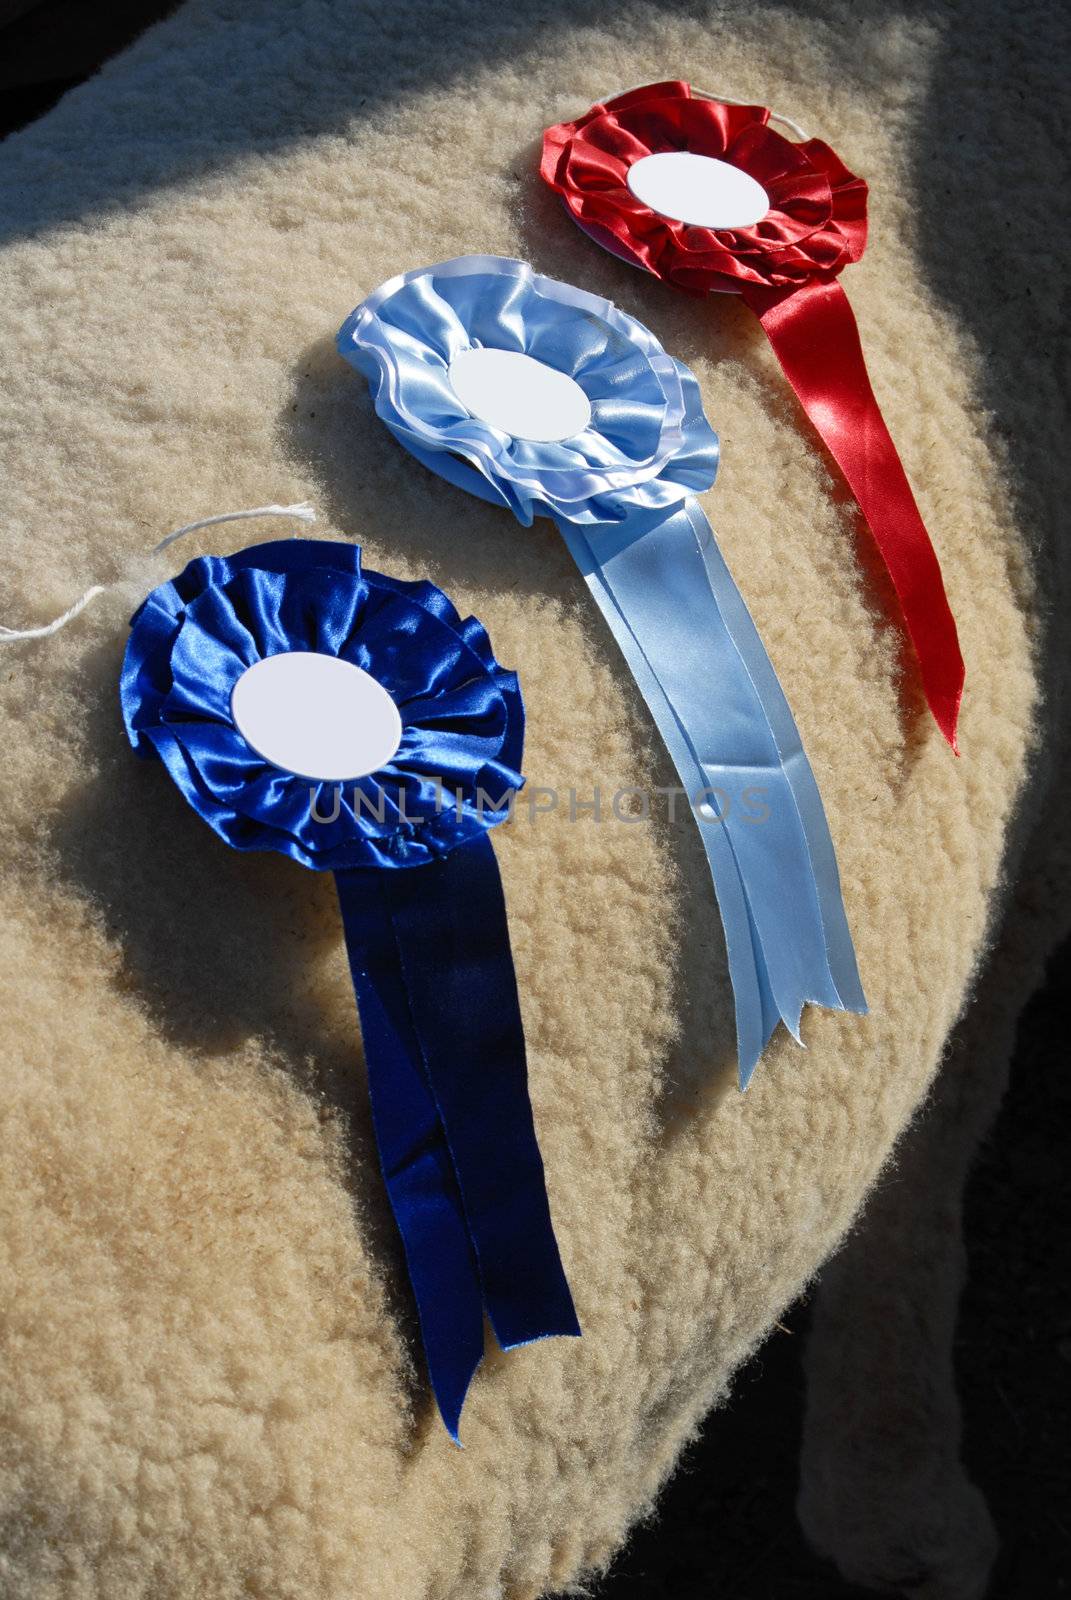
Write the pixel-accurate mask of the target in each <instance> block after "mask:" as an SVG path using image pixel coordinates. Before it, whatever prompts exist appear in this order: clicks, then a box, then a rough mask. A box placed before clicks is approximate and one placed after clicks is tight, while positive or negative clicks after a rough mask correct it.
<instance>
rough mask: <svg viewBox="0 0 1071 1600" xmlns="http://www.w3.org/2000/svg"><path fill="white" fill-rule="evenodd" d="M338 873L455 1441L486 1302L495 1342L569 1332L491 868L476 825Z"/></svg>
mask: <svg viewBox="0 0 1071 1600" xmlns="http://www.w3.org/2000/svg"><path fill="white" fill-rule="evenodd" d="M335 878H336V882H337V884H338V893H339V900H340V904H341V907H342V919H343V926H344V928H345V933H346V944H347V949H348V952H349V958H350V970H351V972H352V974H353V984H354V989H355V991H356V994H357V1005H358V1009H359V1012H360V1017H361V1029H362V1033H363V1035H364V1042H365V1054H366V1057H367V1062H368V1082H369V1092H370V1094H371V1098H372V1115H373V1121H374V1125H375V1130H376V1139H377V1142H378V1145H379V1153H380V1160H381V1162H382V1166H383V1173H384V1178H385V1180H386V1184H387V1190H388V1194H389V1196H390V1201H391V1205H392V1207H393V1210H394V1215H395V1217H396V1219H397V1222H398V1227H399V1230H400V1232H401V1235H402V1239H403V1242H404V1245H405V1251H406V1257H407V1260H408V1264H409V1274H410V1279H411V1281H412V1284H413V1291H414V1294H415V1296H416V1301H417V1309H418V1312H419V1316H420V1326H421V1333H422V1336H423V1340H424V1348H425V1353H426V1355H427V1360H428V1369H429V1373H430V1376H431V1382H432V1387H433V1389H434V1391H435V1397H436V1400H437V1402H438V1405H439V1410H440V1412H441V1413H442V1417H443V1421H444V1422H445V1423H446V1426H447V1428H448V1429H449V1431H450V1433H451V1435H452V1436H453V1437H454V1438H455V1439H456V1438H457V1428H458V1421H459V1418H460V1414H461V1407H462V1404H463V1402H464V1398H465V1392H466V1390H467V1388H468V1384H469V1381H470V1379H471V1377H472V1374H473V1373H474V1372H475V1370H476V1367H477V1366H478V1365H479V1361H480V1358H481V1356H482V1353H483V1320H482V1311H483V1309H484V1308H486V1310H487V1314H488V1317H489V1318H490V1321H491V1326H492V1327H493V1329H494V1331H495V1336H496V1338H497V1339H498V1342H499V1344H500V1345H501V1346H502V1347H503V1349H509V1348H510V1347H512V1346H514V1345H518V1344H527V1343H530V1342H531V1341H532V1340H534V1339H542V1338H547V1337H549V1336H550V1335H553V1334H579V1332H580V1327H579V1324H578V1322H577V1318H576V1312H575V1310H574V1307H573V1301H572V1296H571V1294H570V1292H569V1286H568V1283H567V1282H566V1278H565V1273H564V1270H563V1268H562V1264H561V1258H560V1256H559V1253H558V1246H557V1241H556V1240H555V1237H554V1230H553V1226H552V1223H551V1217H550V1207H549V1203H548V1200H547V1191H546V1184H545V1181H544V1175H543V1163H542V1159H541V1157H540V1154H539V1146H538V1144H537V1142H536V1135H535V1127H534V1124H533V1121H532V1108H531V1103H530V1101H529V1098H528V1075H527V1064H526V1058H525V1047H524V1032H523V1028H522V1025H521V1014H520V1006H519V1002H518V998H517V983H516V977H515V975H514V970H513V958H512V955H511V952H510V943H509V927H508V923H507V920H506V907H505V901H504V898H503V894H502V883H501V878H500V876H499V871H498V863H497V861H496V859H495V853H494V849H493V848H492V845H491V842H490V839H489V838H488V837H487V835H486V834H484V835H481V836H480V837H479V838H477V839H476V840H475V841H474V842H472V843H470V844H467V845H463V846H461V847H460V848H459V849H457V850H454V851H451V852H450V853H449V854H448V855H446V856H443V857H441V858H440V859H438V860H436V861H434V862H432V863H430V864H429V865H426V866H421V867H413V868H410V869H407V870H405V871H401V872H390V873H364V872H338V873H336V874H335Z"/></svg>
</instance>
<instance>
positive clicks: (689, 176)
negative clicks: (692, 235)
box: [628, 150, 770, 228]
mask: <svg viewBox="0 0 1071 1600" xmlns="http://www.w3.org/2000/svg"><path fill="white" fill-rule="evenodd" d="M628 186H629V188H630V189H631V190H632V193H633V194H634V195H635V196H636V199H637V200H639V201H640V202H641V204H643V205H645V206H650V208H651V210H652V211H657V212H658V213H659V214H660V215H661V216H663V217H672V219H673V221H674V222H687V223H689V224H690V225H691V226H692V227H694V228H750V227H751V226H752V224H753V223H756V222H758V221H760V220H761V218H763V217H764V216H765V215H766V213H767V211H769V209H770V197H769V195H768V194H767V193H766V190H765V189H764V188H763V187H762V184H761V183H756V181H755V179H754V178H752V177H750V176H749V175H748V173H746V172H741V170H740V168H739V167H734V166H730V164H729V162H728V161H719V160H717V158H716V157H715V156H700V155H695V154H693V152H692V151H691V150H663V151H661V152H659V153H658V154H657V155H653V156H641V157H640V159H639V161H634V162H633V164H632V166H631V167H629V169H628Z"/></svg>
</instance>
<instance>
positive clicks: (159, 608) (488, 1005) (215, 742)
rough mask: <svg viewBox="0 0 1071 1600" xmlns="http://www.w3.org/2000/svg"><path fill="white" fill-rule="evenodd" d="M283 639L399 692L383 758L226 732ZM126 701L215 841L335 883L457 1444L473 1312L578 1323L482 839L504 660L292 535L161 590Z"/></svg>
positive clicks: (456, 620) (521, 1330)
mask: <svg viewBox="0 0 1071 1600" xmlns="http://www.w3.org/2000/svg"><path fill="white" fill-rule="evenodd" d="M296 652H307V653H311V654H313V655H315V656H318V657H327V658H331V660H333V661H341V662H345V663H348V664H349V665H350V666H353V667H357V668H359V669H360V670H361V672H362V673H364V674H367V675H368V677H369V678H371V679H372V680H374V682H375V684H378V686H379V688H380V689H381V690H383V691H385V692H386V695H387V696H389V699H390V701H391V702H392V703H393V706H394V707H395V708H396V711H397V718H398V721H399V722H400V732H399V734H398V738H397V748H396V749H395V750H394V752H393V754H392V755H391V756H390V758H389V759H387V760H385V761H384V762H383V764H382V766H380V767H378V768H377V769H376V770H375V771H373V772H371V773H364V774H363V775H362V776H359V777H356V778H354V779H352V780H351V781H348V782H346V783H342V782H339V781H338V780H337V779H335V778H330V779H328V778H323V777H319V778H317V777H315V776H310V775H308V774H305V775H303V774H301V773H297V772H295V771H291V770H288V769H285V768H283V767H281V766H279V765H278V764H276V763H274V762H273V761H272V760H270V759H268V758H267V757H266V756H265V755H263V754H261V753H259V751H258V749H256V748H254V746H253V744H251V743H250V742H249V738H248V736H247V735H248V729H246V731H245V732H243V731H241V729H240V728H239V725H238V720H237V719H236V715H235V704H236V690H237V687H238V685H239V684H240V683H241V681H242V680H243V677H244V676H245V675H246V674H247V673H249V672H250V670H251V669H252V668H254V667H255V666H256V665H257V664H258V663H262V662H265V661H267V660H269V659H270V658H271V657H275V656H282V655H287V654H293V653H296ZM120 697H121V702H122V710H123V717H124V721H125V723H126V729H127V733H128V735H129V738H130V742H131V744H132V745H133V747H134V749H135V750H136V752H137V753H138V754H139V755H140V756H143V757H146V758H157V757H158V758H159V759H160V760H161V761H163V763H164V764H165V766H166V767H167V769H168V771H169V772H170V774H171V776H172V778H173V779H174V780H175V782H176V784H177V785H178V787H179V788H180V789H181V791H182V793H183V794H184V795H185V797H186V799H187V800H188V801H189V803H190V804H191V805H192V806H193V808H194V810H195V811H197V812H198V814H199V815H200V816H202V817H203V818H204V820H205V821H206V822H207V823H208V824H209V825H210V826H211V827H212V828H214V829H215V831H216V833H218V834H219V836H220V837H221V838H222V839H223V840H225V842H226V843H227V844H229V845H231V846H232V847H233V848H234V849H237V850H277V851H279V852H281V853H282V854H283V855H286V856H289V857H290V859H291V860H292V861H296V862H299V863H300V864H301V865H302V866H306V867H312V868H314V869H317V870H320V871H331V872H333V873H334V874H335V880H336V884H337V886H338V893H339V901H340V906H341V910H342V919H343V927H344V931H345V935H346V943H347V949H348V953H349V958H350V969H351V973H352V976H353V982H354V988H355V991H356V995H357V1002H358V1007H359V1011H360V1018H361V1027H362V1034H363V1037H364V1045H365V1056H366V1061H367V1067H368V1080H369V1091H370V1095H371V1100H372V1111H373V1119H374V1123H375V1129H376V1138H377V1143H378V1146H379V1152H380V1158H381V1162H382V1166H383V1173H384V1177H385V1180H386V1183H387V1188H388V1191H389V1194H390V1199H391V1204H392V1207H393V1210H394V1214H395V1217H396V1218H397V1221H398V1226H399V1229H400V1231H401V1235H402V1239H403V1242H404V1245H405V1250H406V1256H407V1261H408V1265H409V1271H410V1277H411V1280H412V1284H413V1288H414V1292H415V1296H416V1301H417V1308H418V1312H419V1316H420V1322H421V1331H422V1335H423V1340H424V1345H425V1351H426V1354H427V1358H428V1365H429V1370H430V1373H431V1379H432V1384H433V1388H434V1390H435V1394H436V1398H437V1400H438V1404H439V1408H440V1411H441V1413H442V1416H443V1419H444V1421H445V1423H446V1425H447V1427H448V1428H449V1430H450V1433H451V1434H452V1436H453V1437H454V1438H455V1439H456V1438H457V1429H458V1423H459V1419H460V1415H461V1408H462V1405H463V1402H464V1397H465V1393H466V1391H467V1388H468V1385H469V1382H470V1380H471V1377H472V1374H473V1373H474V1372H475V1370H476V1367H477V1366H478V1364H479V1362H480V1359H481V1357H482V1354H483V1312H484V1310H485V1309H486V1311H487V1314H488V1317H489V1319H490V1321H491V1324H492V1327H493V1329H494V1331H495V1334H496V1336H497V1338H498V1340H499V1343H500V1344H501V1345H502V1347H503V1348H510V1347H512V1346H514V1345H517V1344H524V1343H528V1342H530V1341H531V1340H533V1339H538V1338H543V1337H546V1336H547V1335H550V1334H559V1333H563V1334H578V1333H579V1331H580V1329H579V1326H578V1324H577V1321H576V1314H575V1311H574V1309H573V1304H572V1299H571V1296H570V1293H569V1288H568V1285H567V1283H566V1280H565V1275H564V1272H563V1270H562V1266H561V1261H560V1257H559V1254H558V1248H557V1244H556V1242H555V1238H554V1233H553V1229H552V1225H551V1220H550V1212H549V1207H548V1202H547V1196H546V1188H545V1183H544V1176H543V1166H542V1161H541V1158H540V1155H539V1149H538V1146H537V1144H536V1138H535V1131H534V1127H533V1123H532V1113H531V1106H530V1103H529V1099H528V1090H527V1067H526V1060H525V1047H524V1035H523V1030H522V1026H521V1017H520V1009H519V1005H518V1000H517V988H516V979H515V975H514V970H513V961H512V956H511V953H510V943H509V929H508V925H507V921H506V910H505V902H504V899H503V895H502V886H501V880H500V877H499V873H498V866H497V862H496V860H495V855H494V851H493V849H492V847H491V843H490V838H489V833H490V829H491V828H493V827H494V826H496V825H497V824H498V823H500V822H502V821H503V820H505V818H506V817H507V815H508V814H509V805H510V800H511V797H512V796H513V794H514V793H515V792H516V790H517V789H518V788H519V787H520V786H521V784H522V783H523V781H524V780H523V778H522V776H521V773H520V765H521V755H522V749H523V742H524V708H523V704H522V700H521V693H520V687H519V685H518V682H517V678H516V675H515V674H514V673H512V672H509V671H507V670H505V669H504V668H503V667H500V666H499V664H498V663H497V662H496V660H495V658H494V655H493V654H492V651H491V645H490V641H489V639H488V637H487V633H486V631H485V629H484V628H483V627H482V625H481V624H480V623H479V622H478V621H476V619H475V618H471V617H470V618H468V619H467V620H462V619H461V617H460V616H459V614H458V612H457V611H456V610H455V608H454V606H453V605H452V604H451V602H450V601H449V600H448V599H447V597H446V596H445V595H444V594H443V593H442V592H441V590H439V589H437V588H436V587H435V586H434V585H433V584H431V583H424V582H420V583H406V582H401V581H399V580H397V579H394V578H389V577H385V576H383V574H381V573H376V572H369V571H367V570H364V569H363V568H362V565H361V553H360V549H359V548H358V547H357V546H356V545H349V544H339V543H328V542H324V541H320V540H306V539H288V540H280V541H277V542H273V543H270V544H262V545H257V546H254V547H253V548H250V549H247V550H243V551H240V552H238V553H237V554H235V555H232V556H227V557H214V556H205V557H201V558H199V559H198V560H195V561H191V562H190V563H189V565H188V566H187V567H186V569H185V571H184V572H182V573H181V574H180V576H179V577H177V578H174V579H173V580H171V581H170V582H169V583H165V584H161V585H160V587H159V588H157V589H154V590H153V592H152V593H151V594H150V595H149V596H148V598H147V599H146V600H145V601H144V603H143V604H142V606H141V607H140V609H139V610H138V611H137V613H136V614H135V616H134V618H133V619H132V623H131V634H130V639H129V642H128V645H127V650H126V656H125V660H124V663H123V670H122V676H121V682H120ZM315 709H316V708H315V707H314V706H310V707H309V713H310V715H311V714H312V713H313V712H314V711H315ZM403 868H404V869H408V870H404V871H403V870H398V869H403Z"/></svg>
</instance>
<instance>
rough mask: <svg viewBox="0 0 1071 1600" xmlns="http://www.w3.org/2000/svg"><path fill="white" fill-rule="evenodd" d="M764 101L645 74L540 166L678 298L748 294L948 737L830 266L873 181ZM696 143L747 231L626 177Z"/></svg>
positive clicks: (945, 669) (856, 245)
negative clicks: (701, 217)
mask: <svg viewBox="0 0 1071 1600" xmlns="http://www.w3.org/2000/svg"><path fill="white" fill-rule="evenodd" d="M769 116H770V113H769V111H768V110H767V109H766V108H765V107H764V106H731V105H727V104H724V103H723V102H721V101H717V100H711V99H707V98H704V97H702V96H695V95H693V92H692V90H691V88H690V86H689V85H688V84H687V83H684V82H681V81H679V80H675V81H671V82H666V83H656V84H648V85H646V86H645V87H643V88H640V89H634V90H632V91H630V92H629V93H628V94H624V95H618V96H616V97H615V98H614V99H611V100H608V101H606V102H605V103H599V104H596V105H595V106H593V107H592V108H591V110H590V111H588V112H587V113H586V114H585V115H584V116H582V117H579V118H577V119H576V120H575V121H574V122H565V123H559V124H558V125H556V126H555V127H552V128H548V129H547V130H546V133H545V134H544V139H543V155H542V162H541V167H540V170H541V173H542V176H543V177H544V179H545V180H546V182H547V183H548V184H550V186H551V188H553V189H554V190H555V192H556V193H557V194H558V195H559V196H560V197H561V199H562V201H563V202H564V204H565V206H566V207H567V209H568V210H569V212H570V213H571V214H572V216H573V217H574V219H575V220H576V221H577V222H578V223H579V225H580V227H581V228H583V229H584V231H585V232H586V233H588V234H589V235H590V236H591V237H592V238H593V239H595V240H596V242H597V243H599V244H601V245H603V246H604V247H605V248H606V249H608V250H611V251H612V252H613V253H614V254H615V255H617V256H619V257H621V258H622V259H623V260H625V261H629V262H631V263H632V264H633V265H634V266H638V267H642V268H644V269H645V270H647V271H648V272H652V273H654V275H655V276H656V277H659V278H663V279H665V280H666V282H668V283H672V284H674V285H675V286H676V287H677V288H679V289H683V290H684V291H685V292H686V293H689V294H694V295H698V296H702V295H705V294H708V293H710V292H711V291H735V292H738V293H740V294H742V296H743V298H744V299H745V301H746V302H747V304H748V305H749V306H750V307H751V308H752V310H753V311H755V313H756V315H757V316H758V317H759V320H760V322H761V323H762V326H763V328H764V330H765V332H766V334H767V336H768V337H769V339H770V343H771V344H772V346H773V349H774V352H775V354H776V355H777V357H778V360H779V361H780V362H781V366H782V368H783V370H784V372H785V375H786V377H787V378H788V380H789V382H790V383H791V384H792V387H793V389H794V390H795V392H796V394H797V395H798V397H799V399H800V401H801V403H802V405H803V407H804V409H805V411H806V412H807V415H808V416H809V417H810V419H811V421H812V422H813V423H814V425H815V427H816V429H817V430H818V432H819V434H820V435H821V436H822V438H823V440H824V441H825V443H826V445H827V446H828V447H829V449H830V450H831V452H832V454H833V456H834V457H835V459H836V461H837V463H838V465H839V466H840V468H841V470H842V471H843V473H844V476H845V478H846V479H847V481H848V484H849V486H850V488H851V490H852V492H853V494H854V495H855V498H856V501H857V503H858V505H859V507H860V510H861V511H862V513H863V515H864V517H865V518H866V521H867V523H868V525H869V527H870V529H871V532H872V533H873V535H874V540H875V543H876V544H877V546H878V549H879V551H880V553H881V556H882V559H883V560H884V561H885V564H886V566H887V568H888V570H889V573H890V576H891V577H892V580H893V584H894V586H895V588H896V592H897V596H898V598H899V600H900V605H901V608H902V611H903V615H904V621H905V623H906V625H907V630H908V634H909V636H910V639H911V642H912V644H913V646H914V649H915V654H916V657H917V659H918V662H919V670H920V675H921V678H922V685H923V690H924V692H925V695H926V699H927V702H928V704H929V706H930V710H931V711H932V713H933V716H934V719H935V721H936V722H937V725H938V727H939V728H940V729H941V732H942V733H943V734H944V736H945V738H946V739H947V740H948V742H949V744H950V745H951V746H952V748H953V750H956V749H957V745H956V726H957V721H958V717H959V708H960V702H961V699H962V694H963V682H964V666H963V658H962V655H961V653H960V648H959V640H958V636H957V631H956V624H955V619H954V618H953V615H952V611H951V608H950V606H949V604H948V599H947V597H946V594H945V589H944V582H943V579H942V576H941V569H940V565H939V563H938V560H937V556H936V553H935V551H934V548H933V545H932V543H931V541H930V536H929V534H928V533H927V531H926V527H925V525H924V523H923V521H922V518H921V517H920V515H919V512H918V508H917V506H916V504H915V500H914V496H913V495H912V492H911V488H910V485H909V483H908V480H907V476H906V474H905V472H904V469H903V466H902V465H901V462H900V458H899V456H898V455H897V452H896V447H895V445H894V444H893V441H892V438H891V436H890V434H889V431H888V429H887V427H886V426H885V423H884V420H883V418H882V416H881V412H880V410H879V408H878V404H877V401H876V400H875V398H874V394H873V390H872V389H871V385H870V379H869V376H868V375H867V370H866V364H865V362H864V359H863V353H862V348H861V345H860V343H859V336H858V331H857V329H856V325H855V319H854V317H853V316H852V312H851V308H850V306H849V304H848V302H847V299H846V297H845V296H844V294H843V291H842V290H841V289H840V287H839V286H838V284H837V282H836V276H837V274H838V273H839V272H840V271H841V270H842V269H843V268H844V267H845V266H847V265H849V264H850V263H851V262H853V261H858V260H859V259H860V257H861V256H862V254H863V251H864V249H865V246H866V235H867V220H866V205H867V186H866V184H865V182H864V181H863V179H862V178H859V177H857V176H856V175H855V174H854V173H851V172H849V170H848V169H847V167H845V166H844V164H843V162H842V161H841V160H840V158H839V157H838V156H837V155H836V154H835V153H834V151H832V150H831V149H830V147H829V146H828V145H827V144H824V143H823V142H822V140H820V139H807V140H803V141H800V142H798V143H794V142H792V141H791V140H788V139H786V138H784V136H783V135H781V134H779V133H778V132H776V130H774V129H773V128H771V127H769V126H768V122H769ZM671 150H689V151H693V152H695V153H697V154H700V155H706V156H712V157H715V158H716V159H718V160H722V161H727V162H729V163H730V164H731V165H733V166H737V167H740V168H741V169H742V170H743V171H745V172H747V173H748V174H749V175H750V176H751V177H753V178H755V179H756V180H757V181H758V182H759V183H761V184H762V186H763V188H764V189H765V190H766V193H767V195H768V197H769V209H768V210H767V212H766V214H765V215H764V216H763V217H762V218H761V219H760V220H759V221H758V222H756V223H754V224H753V225H751V226H748V227H744V228H719V229H712V228H701V227H695V226H692V225H690V224H688V223H683V222H678V221H675V220H674V219H673V218H671V217H666V216H662V215H661V214H660V213H658V212H656V211H653V210H651V208H650V207H649V206H645V205H644V204H643V202H642V201H640V200H638V199H637V198H636V196H635V195H634V194H633V193H632V191H631V189H630V188H629V186H628V170H629V168H630V167H631V166H632V165H633V163H634V162H636V161H638V160H640V159H642V158H643V157H644V156H647V155H651V154H655V153H660V152H664V151H671Z"/></svg>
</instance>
